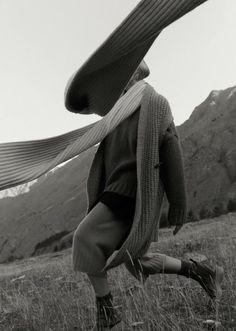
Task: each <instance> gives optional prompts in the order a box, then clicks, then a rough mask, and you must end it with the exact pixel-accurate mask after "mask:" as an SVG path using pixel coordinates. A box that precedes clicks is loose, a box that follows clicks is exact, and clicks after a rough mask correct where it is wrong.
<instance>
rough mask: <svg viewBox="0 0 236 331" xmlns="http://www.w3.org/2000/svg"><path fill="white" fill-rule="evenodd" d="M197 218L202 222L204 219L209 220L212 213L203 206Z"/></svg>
mask: <svg viewBox="0 0 236 331" xmlns="http://www.w3.org/2000/svg"><path fill="white" fill-rule="evenodd" d="M199 217H200V220H203V219H205V218H210V217H212V211H211V210H210V209H209V208H207V207H205V206H203V207H202V208H201V210H200V212H199Z"/></svg>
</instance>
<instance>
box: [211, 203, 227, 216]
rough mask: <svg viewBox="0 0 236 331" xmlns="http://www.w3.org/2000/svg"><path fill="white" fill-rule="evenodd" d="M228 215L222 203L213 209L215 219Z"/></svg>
mask: <svg viewBox="0 0 236 331" xmlns="http://www.w3.org/2000/svg"><path fill="white" fill-rule="evenodd" d="M225 213H226V210H225V207H224V205H223V203H222V202H220V203H219V204H218V205H216V206H215V207H214V208H213V217H218V216H221V215H223V214H225Z"/></svg>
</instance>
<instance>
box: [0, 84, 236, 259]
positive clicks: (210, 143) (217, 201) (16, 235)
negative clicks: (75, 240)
mask: <svg viewBox="0 0 236 331" xmlns="http://www.w3.org/2000/svg"><path fill="white" fill-rule="evenodd" d="M177 129H178V132H179V135H180V138H181V144H182V148H183V155H184V164H185V174H186V183H187V193H188V205H189V209H190V210H191V211H192V212H194V213H195V214H196V215H197V214H199V213H201V214H204V213H203V209H205V212H206V211H208V213H209V212H210V211H212V210H213V209H214V208H217V207H218V208H219V206H221V208H222V209H225V208H226V205H227V203H228V201H229V200H234V201H236V147H235V146H236V144H235V142H236V87H232V88H229V89H226V90H221V91H212V92H211V93H210V94H209V96H208V97H207V98H206V100H205V101H204V102H203V103H201V104H200V105H199V106H198V107H196V108H195V109H194V111H193V113H192V115H191V116H190V118H189V119H188V120H187V121H186V122H184V123H183V124H182V125H181V126H179V127H178V128H177ZM96 149H97V147H96V146H95V147H93V148H90V149H89V150H88V151H86V152H84V153H82V154H81V155H79V156H78V157H76V158H74V159H73V160H72V161H70V162H68V163H66V165H64V166H63V167H60V168H57V169H56V170H55V171H52V172H50V173H49V174H47V175H46V176H43V177H41V178H39V180H38V181H37V182H36V183H34V184H33V185H32V186H30V189H29V192H28V193H24V194H21V195H18V196H16V197H6V198H3V199H0V262H5V261H11V260H13V259H16V258H22V257H25V256H31V255H38V254H40V253H42V252H46V251H56V250H58V249H61V248H63V247H66V246H67V245H70V244H71V240H72V233H73V230H74V229H75V228H76V227H77V225H78V224H79V223H80V221H81V220H82V219H83V216H84V214H85V210H86V179H87V175H88V170H89V167H90V164H91V162H92V159H93V156H94V153H95V151H96Z"/></svg>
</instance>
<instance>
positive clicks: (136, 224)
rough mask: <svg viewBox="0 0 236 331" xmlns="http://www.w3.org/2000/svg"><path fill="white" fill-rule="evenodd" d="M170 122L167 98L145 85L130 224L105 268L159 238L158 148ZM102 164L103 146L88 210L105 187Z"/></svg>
mask: <svg viewBox="0 0 236 331" xmlns="http://www.w3.org/2000/svg"><path fill="white" fill-rule="evenodd" d="M172 121H173V117H172V114H171V110H170V107H169V104H168V102H167V100H166V99H165V98H164V97H163V96H161V95H159V94H157V93H156V92H155V91H154V89H153V88H152V87H151V86H149V85H148V87H147V88H146V89H145V94H144V97H143V100H142V104H141V108H140V115H139V123H138V137H137V196H136V209H135V215H134V220H133V225H132V228H131V230H130V233H129V235H128V237H127V239H126V240H125V242H124V243H123V245H122V246H121V247H120V249H119V250H118V251H115V252H114V253H113V254H112V255H111V256H110V257H109V259H108V260H107V264H106V267H105V268H104V270H108V269H110V268H112V267H114V266H117V265H119V264H121V263H123V262H125V261H127V260H128V259H129V258H130V257H132V258H136V257H141V256H142V255H143V254H144V253H146V251H147V250H148V248H149V246H150V243H151V242H152V241H156V240H157V239H158V229H159V217H160V211H161V206H162V201H163V195H164V188H163V185H160V181H159V175H160V169H159V167H156V165H157V164H159V148H160V146H161V143H162V141H163V137H164V134H165V132H166V130H167V128H168V127H169V126H170V124H171V122H172ZM103 167H104V163H103V153H102V149H100V150H99V149H98V151H97V153H96V154H95V157H94V160H93V162H92V165H91V168H90V172H89V176H88V181H87V195H88V209H87V212H89V211H90V210H91V208H92V207H93V205H94V202H95V201H96V200H97V197H98V196H99V195H100V194H101V192H102V191H103V190H104V169H103ZM80 263H81V269H82V270H86V269H87V270H88V272H89V268H90V267H91V270H92V269H93V266H92V265H91V266H90V265H89V261H88V259H86V257H85V256H81V261H80Z"/></svg>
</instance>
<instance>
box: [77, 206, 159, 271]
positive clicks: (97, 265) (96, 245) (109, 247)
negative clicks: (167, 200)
mask: <svg viewBox="0 0 236 331" xmlns="http://www.w3.org/2000/svg"><path fill="white" fill-rule="evenodd" d="M126 207H127V206H126ZM119 215H120V216H119ZM121 215H122V213H116V212H115V211H114V209H112V208H110V207H109V206H108V205H106V204H105V203H103V202H101V201H99V202H98V203H97V204H96V205H95V206H94V207H93V209H92V210H91V211H90V212H89V213H88V214H87V215H86V216H85V218H84V219H83V220H82V222H81V223H80V224H79V225H78V227H77V229H76V230H75V232H74V236H73V246H72V265H73V269H74V271H80V272H85V273H87V274H90V275H94V276H101V277H103V276H104V275H105V274H106V272H103V271H102V269H103V268H104V266H105V264H106V261H107V259H108V257H109V256H110V255H111V254H112V253H113V252H114V251H115V250H117V249H119V247H120V246H121V245H122V243H123V242H124V240H125V239H126V237H127V236H128V234H129V231H130V229H131V227H132V218H131V219H124V218H121ZM140 261H141V262H142V266H141V268H142V267H143V268H146V271H147V272H148V273H149V274H152V273H157V272H162V269H163V267H164V263H165V255H164V254H160V253H155V254H153V253H149V254H148V253H147V254H145V256H143V257H140ZM140 261H139V262H140ZM135 262H136V263H135ZM133 265H140V263H137V261H134V263H133V261H130V263H127V265H126V267H127V269H128V270H129V271H130V272H131V273H132V274H133V275H134V273H133V272H132V266H133Z"/></svg>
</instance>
